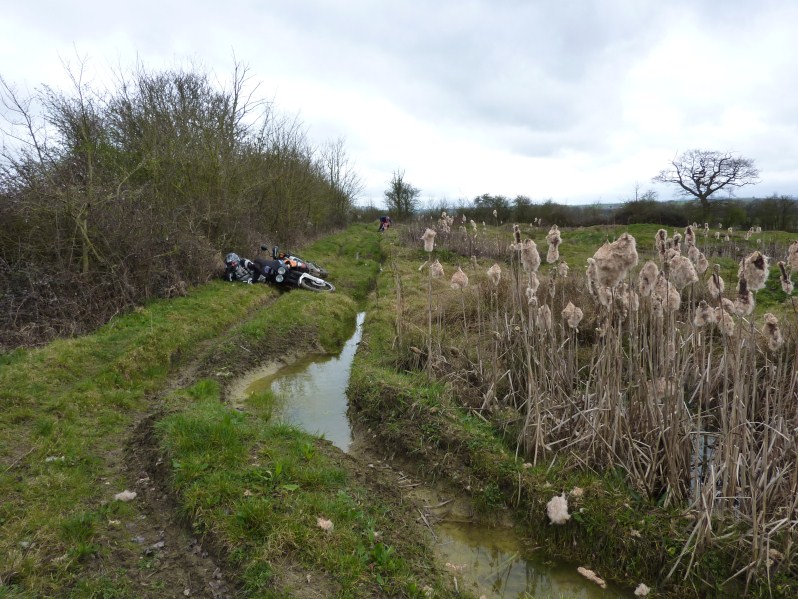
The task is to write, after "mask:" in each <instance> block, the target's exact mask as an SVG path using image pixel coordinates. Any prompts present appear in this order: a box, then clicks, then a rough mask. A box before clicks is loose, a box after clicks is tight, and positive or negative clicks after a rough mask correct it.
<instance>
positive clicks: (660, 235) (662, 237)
mask: <svg viewBox="0 0 798 599" xmlns="http://www.w3.org/2000/svg"><path fill="white" fill-rule="evenodd" d="M654 249H656V250H657V253H658V254H659V257H660V259H664V258H665V250H667V249H668V232H667V231H666V230H665V229H660V230H659V231H657V234H656V235H655V236H654Z"/></svg>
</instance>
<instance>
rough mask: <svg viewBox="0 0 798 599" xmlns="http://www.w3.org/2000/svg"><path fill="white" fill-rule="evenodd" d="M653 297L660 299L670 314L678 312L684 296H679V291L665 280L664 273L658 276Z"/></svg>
mask: <svg viewBox="0 0 798 599" xmlns="http://www.w3.org/2000/svg"><path fill="white" fill-rule="evenodd" d="M652 295H654V296H655V297H656V298H657V299H659V300H660V301H661V302H662V307H663V308H664V309H665V310H668V311H669V312H674V311H676V310H678V309H679V306H680V305H681V303H682V296H681V295H680V294H679V291H678V290H677V289H676V287H675V286H674V285H673V284H672V283H671V282H670V281H668V279H666V278H665V275H664V274H663V273H659V274H658V275H657V280H656V282H655V283H654V292H653V294H652Z"/></svg>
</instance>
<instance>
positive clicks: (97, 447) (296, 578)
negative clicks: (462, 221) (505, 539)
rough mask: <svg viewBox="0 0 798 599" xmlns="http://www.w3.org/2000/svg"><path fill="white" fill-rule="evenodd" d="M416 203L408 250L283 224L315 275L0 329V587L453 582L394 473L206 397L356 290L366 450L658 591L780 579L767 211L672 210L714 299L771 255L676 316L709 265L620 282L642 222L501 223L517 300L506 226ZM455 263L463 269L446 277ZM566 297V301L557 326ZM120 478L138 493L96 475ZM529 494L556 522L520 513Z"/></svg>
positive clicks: (785, 513)
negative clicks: (16, 339)
mask: <svg viewBox="0 0 798 599" xmlns="http://www.w3.org/2000/svg"><path fill="white" fill-rule="evenodd" d="M428 224H429V225H430V226H434V227H436V228H437V229H439V230H440V232H439V234H438V236H437V238H436V245H435V248H434V249H433V250H432V251H431V252H426V251H425V250H424V248H423V244H422V242H421V240H420V237H421V235H422V233H423V231H424V229H425V227H426V225H420V224H415V225H411V226H405V227H396V228H392V229H391V230H389V231H388V232H387V233H386V234H384V235H378V234H377V233H376V232H375V229H376V227H369V226H366V225H360V226H354V227H351V228H350V229H348V230H347V231H346V232H344V233H342V234H340V235H336V236H332V237H330V238H326V239H323V240H320V241H318V242H317V243H315V244H314V245H312V246H310V247H308V248H302V249H301V251H300V252H299V254H300V255H302V256H305V257H307V258H308V259H311V260H314V261H317V262H318V263H320V264H322V265H323V266H325V267H326V268H328V270H329V271H330V272H331V276H330V279H331V280H332V281H333V282H334V283H335V285H336V286H337V288H338V292H336V293H335V294H312V293H300V292H288V293H280V292H278V291H276V290H274V289H272V288H269V287H264V286H247V285H232V284H229V283H222V282H214V283H211V284H209V285H205V286H202V287H198V288H195V289H191V290H190V291H189V294H188V296H187V297H182V298H177V299H173V300H168V301H167V300H164V301H155V302H152V303H151V304H149V305H147V306H144V307H142V308H140V309H138V310H136V311H135V312H132V313H130V314H126V315H121V316H118V317H116V318H115V319H114V320H112V321H111V322H110V323H108V324H107V325H106V326H105V327H103V328H102V329H101V330H99V331H98V332H97V333H96V334H94V335H90V336H86V337H82V338H79V339H71V340H63V341H58V342H55V343H53V344H50V345H48V346H46V347H43V348H40V349H35V350H27V351H17V352H13V353H11V354H6V355H3V356H0V402H2V407H3V409H2V411H0V498H2V504H0V526H2V530H3V534H2V536H0V597H6V596H7V597H42V596H51V597H56V596H58V597H60V596H73V597H141V596H150V597H158V596H164V597H166V596H179V595H182V594H184V592H185V591H186V590H188V591H189V592H190V593H191V595H192V596H203V593H205V594H206V595H208V596H210V593H211V591H210V590H209V589H212V590H214V592H219V593H223V592H224V593H237V594H240V595H242V596H258V597H288V596H291V597H314V596H330V597H378V596H391V597H393V596H404V597H426V596H435V597H448V596H454V595H455V594H456V591H455V590H454V588H453V587H452V585H451V579H450V578H446V577H444V575H443V574H442V572H441V571H439V569H438V567H437V566H436V565H435V564H434V560H433V558H432V555H431V551H430V548H429V546H428V545H427V543H426V541H425V535H424V534H421V532H420V531H419V530H418V528H417V527H418V526H420V525H419V523H418V522H416V515H417V514H415V513H414V512H413V513H411V514H409V515H408V514H407V513H406V512H407V509H406V508H407V506H403V505H401V502H400V501H399V498H398V497H397V493H396V489H395V488H392V487H391V486H390V485H389V484H386V483H385V482H384V481H380V480H378V479H377V478H375V475H374V473H373V471H372V470H370V469H368V467H367V465H364V464H360V463H357V461H356V460H355V459H354V458H347V457H345V456H342V455H341V454H340V452H338V451H337V450H335V449H334V448H332V447H331V446H330V445H329V444H328V443H325V442H321V441H319V440H318V439H317V438H315V437H313V436H310V435H306V434H303V433H301V432H300V431H297V430H295V429H292V428H290V427H286V426H284V425H279V424H275V423H273V422H272V421H271V419H270V413H271V410H270V402H271V400H272V398H271V397H270V396H269V394H268V393H267V394H264V395H263V396H261V397H259V398H255V400H254V402H253V409H251V410H250V411H247V412H241V411H239V410H236V409H233V408H232V406H231V405H230V404H229V402H228V401H227V399H228V398H227V395H226V393H227V389H228V386H229V385H230V383H231V382H232V381H233V380H235V378H236V377H237V376H238V375H239V374H243V373H244V372H245V371H246V370H248V369H250V368H252V367H254V366H257V365H258V364H260V363H262V362H267V361H269V360H274V359H278V358H281V357H283V356H285V355H287V354H293V353H302V352H308V351H319V350H321V351H333V350H335V349H336V348H339V347H340V346H341V344H342V343H343V342H344V341H345V339H346V337H347V336H348V335H349V333H350V332H351V322H352V321H353V320H354V316H355V313H356V312H358V311H361V310H364V309H365V310H367V312H368V316H367V319H366V323H365V326H364V335H363V340H362V342H361V344H360V346H359V350H358V354H357V357H356V360H355V364H354V366H353V369H352V378H351V380H350V388H349V397H350V404H351V406H352V413H353V414H354V415H355V416H356V418H357V419H358V420H360V421H362V422H363V423H365V424H366V425H367V426H368V427H369V428H370V429H371V430H372V432H373V434H375V435H377V438H378V439H379V441H380V444H381V446H383V447H382V449H383V451H384V452H385V453H386V455H387V454H391V453H395V454H397V455H403V456H407V457H409V458H411V460H413V461H414V463H415V468H416V470H417V472H418V474H419V475H423V476H425V477H427V478H428V479H430V480H437V479H445V480H447V481H450V482H453V483H454V484H455V485H456V486H457V487H459V488H460V489H461V490H462V492H463V494H464V495H468V496H469V497H471V499H472V500H473V502H474V504H475V505H476V506H477V507H478V508H479V509H480V511H481V513H482V514H483V516H484V517H485V518H486V519H487V520H490V519H491V518H496V517H497V516H499V515H501V516H502V519H503V518H504V517H505V516H508V515H510V516H512V517H513V518H514V519H515V521H516V524H517V526H518V527H519V528H520V529H521V530H523V531H525V533H526V534H527V535H528V537H529V538H531V539H534V542H535V544H536V545H537V546H539V547H540V548H541V549H540V550H541V551H547V552H550V553H551V554H552V555H558V556H562V557H567V558H570V559H573V560H576V561H578V562H579V563H581V564H584V565H585V566H588V567H591V568H592V569H594V570H596V571H597V572H599V574H600V575H602V576H603V577H605V578H609V579H613V580H616V581H619V582H622V583H625V584H628V585H630V586H632V587H634V586H635V585H637V584H638V583H640V582H645V583H646V584H648V585H649V586H651V587H654V588H655V589H656V591H657V592H658V593H659V594H660V595H662V596H667V595H672V596H690V595H695V596H711V595H713V594H715V593H720V592H723V593H725V594H728V595H735V594H742V593H744V592H745V593H747V594H748V595H749V596H767V595H772V596H784V597H787V596H792V595H794V593H795V591H796V578H798V576H797V575H796V568H795V565H794V564H795V560H794V557H793V555H792V546H793V544H794V540H795V533H794V530H795V523H796V517H795V508H794V505H793V502H794V499H790V498H794V497H795V496H796V491H797V490H798V489H796V481H797V479H798V473H797V472H796V468H795V464H796V463H798V462H797V460H796V450H795V447H794V444H792V443H790V442H789V439H791V438H792V437H793V436H794V435H793V432H792V431H794V429H795V428H796V426H798V422H796V413H795V410H794V406H795V399H796V397H795V387H794V385H793V380H794V379H793V373H794V371H795V368H794V366H795V364H794V361H795V354H796V349H795V348H796V334H795V324H794V323H795V312H794V309H793V304H792V299H791V298H790V297H788V296H787V294H786V293H785V292H784V291H783V290H782V288H781V285H780V283H779V281H778V274H777V268H776V266H775V262H776V261H777V260H779V259H785V257H786V251H787V247H788V245H789V243H790V242H791V241H792V239H791V237H790V236H788V235H786V234H781V233H772V232H766V233H762V234H754V235H751V236H750V238H749V239H746V238H745V237H746V234H745V232H732V233H731V235H730V239H729V240H728V241H726V240H725V239H724V237H725V235H726V234H727V233H728V232H725V231H724V232H723V235H720V236H719V237H720V238H719V239H715V235H714V231H710V234H709V235H707V236H706V237H705V236H703V234H699V235H698V237H697V243H696V245H697V247H698V248H699V249H700V250H701V252H702V253H704V254H705V255H706V256H707V258H708V259H709V261H710V263H711V264H717V265H718V272H719V274H720V276H722V277H723V278H724V279H725V280H726V290H727V291H726V296H727V299H730V300H731V301H733V300H734V298H735V291H734V287H735V285H736V282H737V268H738V263H739V260H740V259H741V258H744V257H745V256H747V255H750V254H751V253H752V252H755V251H757V250H758V249H761V250H762V251H764V252H765V253H766V254H768V255H770V256H772V257H773V260H772V262H771V265H770V269H769V270H770V273H769V274H770V276H769V278H768V280H767V282H766V283H765V286H764V287H763V288H762V289H760V290H759V291H757V293H756V297H755V302H756V307H755V309H754V311H753V312H752V314H751V315H737V314H734V315H733V316H731V318H732V319H733V322H734V323H735V325H736V329H735V331H736V332H735V333H734V334H733V335H724V334H722V333H721V332H720V330H719V329H718V328H717V326H714V325H713V326H714V328H713V327H707V328H704V327H699V326H698V325H696V324H695V323H694V319H695V316H696V313H697V310H698V307H699V305H700V302H701V301H702V300H703V301H707V300H709V301H710V302H713V301H717V302H720V300H719V299H717V298H715V299H713V298H711V296H710V292H709V290H708V283H707V282H708V278H709V277H710V276H711V275H710V272H711V270H712V268H711V267H710V270H709V271H707V272H706V273H704V274H702V276H701V277H700V278H699V280H698V281H697V282H695V283H692V284H691V285H690V286H688V287H686V288H685V289H683V290H681V293H680V297H679V299H680V301H679V303H678V306H677V307H676V309H673V310H665V311H663V314H662V316H658V315H657V314H656V310H655V307H654V306H653V305H652V304H653V301H652V300H651V299H650V298H646V297H639V298H638V301H639V307H638V309H637V310H634V309H632V308H630V306H631V303H629V301H630V298H631V295H630V294H629V293H628V292H629V291H630V290H634V289H638V279H637V276H638V272H639V270H640V268H641V267H642V265H643V263H644V262H646V261H647V260H649V259H651V260H653V261H655V262H656V261H658V260H660V259H659V258H658V253H657V252H656V251H655V249H654V237H655V235H656V233H657V231H658V229H659V227H657V226H656V225H636V226H632V227H628V228H626V227H595V228H584V229H575V230H565V231H562V232H561V243H560V244H559V247H558V249H559V257H558V259H556V260H555V261H554V262H553V263H552V264H549V263H547V262H546V260H545V254H546V249H547V241H546V237H547V234H548V233H549V230H548V229H547V228H544V229H541V228H537V229H533V228H529V227H525V228H524V229H523V230H522V232H521V235H522V238H527V237H530V238H533V239H535V241H536V242H537V244H538V249H539V251H540V254H541V256H542V257H543V259H542V260H541V262H542V264H541V265H540V266H539V268H537V269H536V279H537V281H538V283H539V284H538V286H537V289H536V292H535V293H532V294H531V295H532V296H534V300H535V301H531V299H530V295H528V292H527V288H528V287H530V285H531V283H532V277H531V275H530V271H528V270H526V269H525V268H524V267H523V265H522V263H521V260H520V257H519V252H518V251H516V250H512V249H511V248H510V245H511V244H512V243H514V239H513V234H512V229H511V228H510V227H483V226H482V225H481V224H479V225H477V226H476V229H477V230H476V234H474V233H473V232H472V231H473V230H472V229H471V226H470V224H468V225H467V232H466V233H462V232H460V231H459V230H458V228H457V225H454V226H453V227H452V228H453V232H452V233H450V234H446V233H444V232H443V231H442V227H441V226H440V223H428ZM627 231H628V232H629V233H631V234H632V235H634V236H635V238H636V239H637V250H638V252H639V263H638V264H637V265H636V266H633V267H632V268H630V269H629V270H628V272H626V274H625V276H624V277H623V279H622V282H625V283H626V284H627V285H628V287H627V288H624V289H623V291H621V288H619V289H617V290H616V291H615V292H613V293H611V294H610V297H611V302H610V305H609V306H605V305H603V304H602V303H601V302H600V301H599V299H598V298H597V297H594V295H591V293H590V291H589V290H588V287H587V283H586V277H585V271H584V269H585V267H586V265H587V259H588V258H591V257H593V256H594V253H595V252H596V250H597V249H598V248H599V247H600V246H601V245H602V244H603V243H605V242H613V241H615V240H617V239H619V238H621V235H622V234H623V233H624V232H627ZM681 233H682V234H683V232H681ZM667 235H668V237H670V238H672V236H673V231H670V232H668V233H667ZM758 240H759V241H758ZM472 256H473V257H474V258H473V259H472ZM436 260H437V261H438V262H439V263H440V264H441V266H442V268H443V270H444V274H443V275H442V276H440V277H433V276H432V275H433V270H431V269H430V264H431V263H434V262H435V261H436ZM563 262H567V263H568V265H569V267H570V268H569V270H568V273H567V274H565V272H564V269H563V267H562V266H561V265H562V264H563ZM494 264H498V265H499V266H500V267H501V275H500V276H499V278H498V280H495V279H494V282H492V281H491V278H490V277H489V275H488V272H487V271H488V269H489V268H490V267H492V266H493V265H494ZM659 264H660V265H662V262H661V261H660V262H659ZM458 267H461V268H462V270H463V271H464V273H465V274H467V276H468V279H469V282H468V284H467V285H466V286H462V285H461V288H452V286H451V282H450V277H451V276H452V275H453V274H454V273H455V271H456V270H457V268H458ZM622 298H625V301H626V302H627V304H626V308H624V305H623V300H622ZM569 302H571V303H573V304H575V305H577V306H578V307H580V309H582V310H583V313H584V314H583V319H582V320H581V322H580V323H579V324H578V325H577V326H576V327H573V328H571V327H569V326H568V324H567V322H566V318H565V317H564V316H563V314H562V311H563V309H564V308H566V307H567V304H568V303H569ZM544 306H545V308H546V310H548V311H549V314H550V319H551V320H550V324H549V323H548V322H547V321H546V319H545V317H544V315H545V310H544ZM719 307H721V306H719ZM766 313H771V314H774V315H775V316H776V317H778V321H779V326H780V332H781V334H782V336H783V339H782V343H781V344H780V345H779V347H778V348H777V350H769V349H768V347H767V343H764V344H763V338H764V337H763V335H762V333H761V331H762V330H763V328H764V325H765V320H764V319H765V314H766ZM708 448H710V449H711V451H710V449H708ZM125 490H135V491H136V492H137V494H138V495H137V497H136V498H135V499H134V500H133V501H124V500H122V499H116V497H117V494H118V493H120V492H122V491H125ZM557 495H562V496H564V497H565V498H567V501H568V506H569V513H570V519H569V520H568V521H567V522H566V523H564V524H562V525H553V524H551V523H550V520H549V518H548V516H547V509H546V506H547V503H548V502H549V501H550V500H551V499H552V497H554V496H557ZM217 567H218V568H219V572H218V574H217V572H216V571H215V569H216V568H217ZM460 596H467V595H460Z"/></svg>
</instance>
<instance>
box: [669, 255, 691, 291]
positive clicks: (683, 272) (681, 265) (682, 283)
mask: <svg viewBox="0 0 798 599" xmlns="http://www.w3.org/2000/svg"><path fill="white" fill-rule="evenodd" d="M669 265H670V275H669V276H670V281H671V283H672V284H673V285H674V287H676V289H677V290H678V291H681V290H682V289H684V288H685V287H687V286H688V285H690V284H692V283H695V282H696V281H698V274H697V273H696V271H695V267H694V266H693V263H692V262H690V260H689V259H688V258H685V257H684V256H676V257H674V258H672V259H671V260H670V262H669Z"/></svg>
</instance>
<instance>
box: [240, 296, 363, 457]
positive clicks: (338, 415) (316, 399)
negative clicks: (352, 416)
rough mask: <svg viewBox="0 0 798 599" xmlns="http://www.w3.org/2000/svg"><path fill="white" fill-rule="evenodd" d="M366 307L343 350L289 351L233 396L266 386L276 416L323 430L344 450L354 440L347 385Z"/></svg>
mask: <svg viewBox="0 0 798 599" xmlns="http://www.w3.org/2000/svg"><path fill="white" fill-rule="evenodd" d="M365 318H366V313H365V312H360V313H359V314H358V315H357V319H356V321H355V327H354V332H353V334H352V336H351V337H350V338H349V339H348V340H347V342H346V343H345V344H344V346H343V348H342V349H341V353H339V354H337V355H334V354H332V355H331V354H312V355H307V356H302V357H288V358H286V359H285V360H284V361H282V362H277V363H271V364H269V365H266V366H265V367H264V368H262V369H261V370H258V371H256V372H254V373H251V374H250V375H248V376H247V377H246V379H245V380H242V381H240V382H239V384H238V385H236V388H235V389H234V390H233V392H232V396H233V401H234V402H235V403H237V404H238V405H242V404H243V406H244V407H245V406H246V401H247V400H248V399H249V398H251V397H253V396H257V395H260V394H263V393H264V392H270V393H271V394H272V395H273V398H274V401H273V403H272V418H273V419H275V420H276V421H277V422H285V423H289V424H293V425H295V426H297V427H299V428H301V429H302V430H304V431H307V432H309V433H313V434H317V435H321V436H323V437H324V438H325V439H327V440H328V441H330V442H331V443H332V444H333V445H335V446H336V447H338V448H339V449H341V450H342V451H348V450H349V447H350V445H351V444H352V426H351V424H350V422H349V419H348V418H347V416H346V409H347V398H346V387H347V385H348V384H349V371H350V369H351V368H352V361H353V360H354V358H355V352H356V351H357V344H358V343H360V337H361V333H362V330H363V320H364V319H365Z"/></svg>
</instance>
